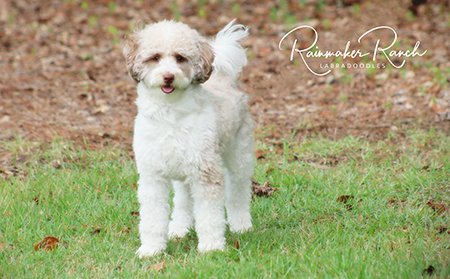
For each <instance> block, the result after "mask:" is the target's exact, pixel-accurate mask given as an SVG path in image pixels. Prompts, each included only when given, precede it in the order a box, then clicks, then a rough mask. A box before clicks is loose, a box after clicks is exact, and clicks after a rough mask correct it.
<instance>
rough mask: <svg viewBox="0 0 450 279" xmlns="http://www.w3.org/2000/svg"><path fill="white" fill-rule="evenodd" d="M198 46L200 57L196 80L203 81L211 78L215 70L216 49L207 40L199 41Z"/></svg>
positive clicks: (197, 81)
mask: <svg viewBox="0 0 450 279" xmlns="http://www.w3.org/2000/svg"><path fill="white" fill-rule="evenodd" d="M197 46H198V49H199V52H200V58H199V61H198V63H197V65H196V69H195V75H194V82H195V83H203V82H205V81H207V80H208V79H209V77H210V76H211V74H212V72H213V69H214V68H213V65H212V63H213V62H214V51H213V49H212V47H211V45H210V44H208V43H206V42H199V43H198V44H197Z"/></svg>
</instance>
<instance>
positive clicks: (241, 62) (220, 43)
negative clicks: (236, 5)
mask: <svg viewBox="0 0 450 279" xmlns="http://www.w3.org/2000/svg"><path fill="white" fill-rule="evenodd" d="M235 22H236V19H234V20H233V21H231V22H230V23H228V24H227V26H225V27H224V28H223V29H222V30H221V31H220V32H219V33H217V36H216V39H215V40H214V41H213V42H212V44H211V45H212V46H213V48H214V53H215V58H214V62H213V66H214V69H215V70H214V72H213V75H225V76H229V77H231V78H233V79H237V76H238V74H239V73H240V72H241V71H242V68H244V66H245V65H246V64H247V55H246V54H245V50H244V49H243V48H242V46H241V44H239V41H240V40H243V39H245V38H246V37H247V36H248V34H249V32H248V30H249V28H248V27H247V26H244V25H242V24H237V25H234V26H233V24H234V23H235Z"/></svg>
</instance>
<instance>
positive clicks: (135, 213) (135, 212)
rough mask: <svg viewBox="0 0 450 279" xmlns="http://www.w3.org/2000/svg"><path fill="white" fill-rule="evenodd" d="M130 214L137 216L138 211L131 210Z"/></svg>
mask: <svg viewBox="0 0 450 279" xmlns="http://www.w3.org/2000/svg"><path fill="white" fill-rule="evenodd" d="M130 214H131V215H133V216H139V211H131V212H130Z"/></svg>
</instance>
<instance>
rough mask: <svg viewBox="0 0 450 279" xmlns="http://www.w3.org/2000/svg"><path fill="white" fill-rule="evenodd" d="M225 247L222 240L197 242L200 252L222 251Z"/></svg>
mask: <svg viewBox="0 0 450 279" xmlns="http://www.w3.org/2000/svg"><path fill="white" fill-rule="evenodd" d="M224 249H225V243H223V242H222V241H220V242H213V243H202V242H200V243H199V244H198V251H199V252H200V253H207V252H211V251H223V250H224Z"/></svg>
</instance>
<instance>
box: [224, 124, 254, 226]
mask: <svg viewBox="0 0 450 279" xmlns="http://www.w3.org/2000/svg"><path fill="white" fill-rule="evenodd" d="M241 132H242V133H238V135H237V137H236V140H235V143H234V144H233V145H232V146H230V148H229V150H228V152H227V154H226V156H225V157H226V158H225V159H226V160H225V162H226V169H227V170H226V175H225V181H226V188H225V196H226V201H225V206H226V209H227V219H228V220H227V221H228V224H229V226H230V230H231V231H233V232H244V231H247V230H249V229H251V228H252V217H251V215H250V204H251V201H252V192H251V178H252V175H253V170H254V154H253V139H252V137H251V134H250V132H251V130H247V131H243V130H242V131H241ZM245 133H247V134H245Z"/></svg>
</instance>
